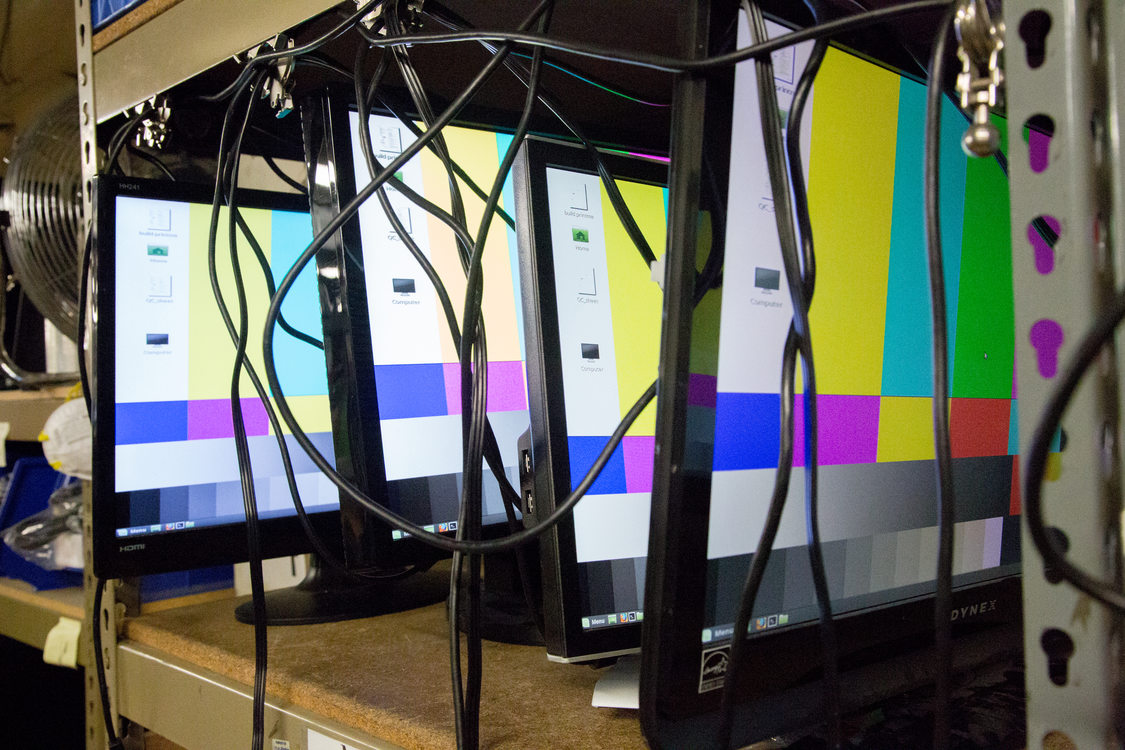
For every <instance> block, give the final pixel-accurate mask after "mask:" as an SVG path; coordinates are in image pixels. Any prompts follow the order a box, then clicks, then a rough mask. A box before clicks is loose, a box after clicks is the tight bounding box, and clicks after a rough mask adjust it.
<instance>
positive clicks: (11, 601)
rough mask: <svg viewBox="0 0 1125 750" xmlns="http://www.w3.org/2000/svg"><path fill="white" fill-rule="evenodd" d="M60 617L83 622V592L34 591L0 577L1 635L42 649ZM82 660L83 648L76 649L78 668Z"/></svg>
mask: <svg viewBox="0 0 1125 750" xmlns="http://www.w3.org/2000/svg"><path fill="white" fill-rule="evenodd" d="M60 617H69V618H71V619H73V620H82V619H83V617H84V612H83V593H82V589H80V588H65V589H52V590H50V591H36V590H35V589H34V588H32V587H31V585H30V584H28V583H25V582H23V581H19V580H15V579H12V578H0V635H5V636H7V637H8V638H12V639H14V640H17V641H19V642H21V643H25V644H27V645H28V646H32V647H34V648H38V649H41V648H43V643H44V641H45V640H46V639H47V633H48V631H50V630H51V628H53V627H54V626H55V625H56V623H58V621H59V618H60ZM84 657H85V653H84V649H79V650H78V659H79V662H78V663H79V665H82V664H84V663H85V660H84Z"/></svg>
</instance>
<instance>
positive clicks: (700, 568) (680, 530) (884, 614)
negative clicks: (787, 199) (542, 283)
mask: <svg viewBox="0 0 1125 750" xmlns="http://www.w3.org/2000/svg"><path fill="white" fill-rule="evenodd" d="M712 13H713V15H711V14H712ZM737 14H738V10H737V4H736V3H725V4H722V5H721V6H720V5H718V4H716V5H715V6H713V7H712V8H710V9H702V10H700V9H697V10H696V12H693V13H692V14H690V19H685V25H684V29H683V39H682V40H681V43H682V45H683V46H684V47H685V49H690V50H710V52H711V54H715V53H719V52H723V51H727V50H725V49H722V48H721V47H722V44H721V41H720V37H721V36H722V34H721V33H719V32H721V31H722V30H727V29H730V28H731V27H732V24H733V23H734V21H735V20H736V19H737V17H738V16H737ZM689 20H690V23H689ZM725 41H726V43H727V44H728V45H729V44H730V43H732V42H733V40H732V39H731V38H729V37H728V38H727V39H726V40H725ZM873 62H876V64H880V65H882V64H883V63H881V62H879V61H873ZM884 67H889V68H890V69H892V70H895V72H896V73H899V74H900V75H907V77H912V76H909V74H907V73H904V72H903V71H900V70H897V69H895V68H893V67H891V66H885V65H884ZM676 85H677V87H678V89H679V90H678V91H677V101H678V102H679V106H680V107H681V109H680V111H678V112H677V113H676V114H675V115H674V118H673V133H674V134H673V148H672V154H673V162H672V175H673V177H672V187H673V195H674V196H676V195H677V193H676V188H677V186H679V185H681V181H680V180H678V178H677V175H679V176H680V179H682V180H686V181H687V183H688V184H690V183H691V182H692V181H693V180H694V181H695V183H696V185H697V184H698V179H699V174H700V171H701V164H702V162H703V160H709V161H710V163H711V164H717V165H724V164H726V162H727V161H728V160H729V151H730V125H731V110H732V106H733V71H731V75H730V76H729V77H724V76H713V77H711V78H709V79H707V80H706V81H702V80H700V79H689V78H686V77H685V78H681V79H680V80H679V81H678V82H677V84H676ZM725 189H726V177H725V176H724V177H723V179H722V190H723V191H724V192H725ZM724 206H725V200H724ZM700 208H704V209H706V208H707V206H706V205H702V202H701V200H700V195H699V191H698V187H695V188H694V189H687V190H683V191H682V192H681V194H680V198H679V201H678V202H677V198H676V197H674V198H673V201H672V202H671V205H670V216H669V248H670V249H672V250H673V251H675V250H677V249H678V250H679V257H678V260H677V261H672V260H671V258H672V257H674V256H673V255H670V256H669V258H670V261H669V265H668V271H667V273H668V276H667V279H666V287H665V327H664V333H663V339H662V345H661V372H660V383H661V394H660V395H661V398H660V400H659V401H658V411H657V426H656V432H657V435H656V440H657V443H656V444H657V466H656V471H655V475H654V481H653V505H652V516H651V521H652V523H651V527H650V536H649V564H648V578H647V585H646V591H645V599H646V616H645V622H644V627H643V647H642V652H641V653H642V666H641V683H640V708H641V723H642V728H643V731H644V734H645V737H646V740H647V741H648V743H649V745H650V746H651V747H653V748H665V747H667V748H673V747H683V746H686V745H687V744H690V745H691V746H692V747H699V748H712V747H716V743H715V738H716V730H717V726H718V716H719V713H718V712H719V699H720V696H721V692H722V691H720V690H713V691H710V692H706V693H703V694H701V693H700V692H699V681H700V672H701V669H702V666H703V665H702V661H703V653H704V651H705V650H708V649H709V648H710V646H712V645H715V644H709V645H708V646H704V644H702V639H701V633H702V630H703V627H704V624H703V617H704V597H705V590H706V570H707V567H706V562H707V533H708V513H709V505H710V496H711V493H710V472H699V471H693V470H691V469H689V468H685V467H686V466H690V463H691V462H690V461H689V460H686V456H687V454H688V451H689V446H688V443H687V436H686V434H685V430H684V426H685V424H686V419H687V417H686V408H685V407H686V403H687V384H688V376H689V373H690V368H689V362H688V357H689V351H690V343H691V331H692V320H693V307H692V305H691V304H690V300H691V298H692V294H693V292H694V289H695V282H696V278H697V267H696V259H695V258H694V241H693V238H694V233H693V231H692V229H693V228H694V226H695V216H696V212H697V211H698V210H699V209H700ZM716 239H717V241H718V242H719V251H720V252H722V250H723V248H722V238H721V237H717V238H716ZM933 601H934V598H933V596H932V595H929V596H919V597H915V598H912V599H908V600H903V601H899V602H895V603H891V604H888V605H883V606H878V607H872V608H870V609H866V610H862V611H859V612H853V613H849V614H847V615H844V616H840V617H838V618H837V620H836V627H837V641H838V643H839V644H840V670H841V684H842V685H843V686H844V687H845V688H848V689H846V690H844V691H842V692H843V694H842V704H843V709H844V710H852V709H857V708H860V707H862V706H864V705H869V704H870V702H871V701H872V700H874V699H876V698H877V697H880V695H879V691H878V689H875V688H874V687H873V685H872V682H873V681H874V680H875V679H877V678H885V677H886V674H887V673H886V671H881V669H882V668H883V667H886V668H887V669H905V670H906V671H907V673H908V674H909V675H910V676H911V678H912V680H913V685H912V686H918V685H921V684H925V681H926V680H927V679H929V677H928V675H932V665H933V663H934V661H933V658H932V655H931V652H930V649H931V648H932V640H933V637H932V634H933V622H934V611H933ZM982 602H984V603H985V606H984V607H980V606H979V605H980V604H981V603H982ZM974 605H978V606H974ZM953 612H955V613H958V614H959V615H960V614H964V613H971V615H970V616H969V617H960V616H958V617H957V622H955V623H954V638H955V639H958V638H961V637H964V638H965V640H966V641H974V640H975V641H980V640H981V639H983V640H985V642H986V643H987V644H988V646H986V649H987V648H990V647H991V646H992V645H993V644H994V645H995V648H996V650H997V651H1000V650H1002V649H1003V648H1018V647H1019V645H1020V643H1021V642H1020V640H1019V628H1020V625H1021V622H1022V620H1021V617H1022V599H1021V589H1020V581H1019V577H1018V575H1009V576H1006V577H1003V578H1000V579H997V580H993V581H989V582H987V583H983V584H976V585H971V586H966V587H963V588H959V589H956V590H955V591H954V594H953ZM952 614H953V613H951V616H952ZM956 642H957V641H956V640H955V643H956ZM748 651H749V656H748V658H750V659H751V660H752V663H750V664H748V665H747V668H746V669H744V670H743V672H742V674H743V679H742V680H741V681H740V684H739V685H738V690H737V698H736V701H737V704H736V709H735V723H734V735H733V744H734V746H737V747H741V746H742V745H745V744H748V743H750V742H753V741H756V740H760V739H762V738H763V737H767V736H769V735H771V734H775V733H778V732H782V731H792V729H793V728H794V726H795V725H803V726H804V727H806V728H809V729H815V725H816V724H818V723H819V722H821V721H823V718H824V716H823V711H822V708H821V706H822V703H821V697H822V687H823V682H822V680H821V675H822V672H821V664H820V653H821V640H820V633H819V623H817V622H811V623H806V624H802V625H797V626H791V627H788V628H784V629H780V630H776V631H768V632H766V633H760V634H756V635H755V648H753V649H749V650H748ZM978 651H979V649H978ZM978 655H979V653H978ZM891 665H895V666H891ZM901 687H902V685H899V688H901ZM751 702H753V705H754V710H750V709H749V708H748V707H749V706H750V704H751Z"/></svg>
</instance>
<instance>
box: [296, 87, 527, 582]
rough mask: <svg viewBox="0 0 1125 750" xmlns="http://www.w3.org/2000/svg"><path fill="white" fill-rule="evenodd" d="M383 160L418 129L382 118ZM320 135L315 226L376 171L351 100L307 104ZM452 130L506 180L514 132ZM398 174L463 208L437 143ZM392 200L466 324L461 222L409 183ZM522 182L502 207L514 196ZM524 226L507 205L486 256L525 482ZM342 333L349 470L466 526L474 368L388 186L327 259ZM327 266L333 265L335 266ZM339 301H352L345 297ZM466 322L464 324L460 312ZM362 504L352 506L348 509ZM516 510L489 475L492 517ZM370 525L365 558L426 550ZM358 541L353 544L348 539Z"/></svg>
mask: <svg viewBox="0 0 1125 750" xmlns="http://www.w3.org/2000/svg"><path fill="white" fill-rule="evenodd" d="M368 125H369V128H370V135H371V146H372V152H373V155H374V158H375V160H376V161H377V162H378V163H379V164H380V165H385V164H388V163H389V162H390V161H391V160H393V159H394V158H395V157H397V156H398V155H399V154H400V153H402V151H403V149H404V148H405V147H406V146H408V145H409V144H410V143H412V142H413V141H414V140H415V138H416V136H415V135H414V133H412V132H411V130H410V129H409V128H408V127H407V125H405V124H403V123H402V122H401V121H400V120H398V119H397V118H395V117H391V116H388V115H384V114H371V115H370V116H369V119H368ZM305 127H306V134H307V135H306V139H307V140H308V141H309V142H310V143H311V144H315V145H312V146H311V148H312V149H313V150H312V151H311V155H312V157H313V158H312V161H313V163H314V165H316V166H314V169H321V170H323V171H321V172H318V174H323V175H327V177H326V178H325V179H323V180H320V179H319V178H318V180H314V183H313V184H314V186H315V185H316V184H317V182H318V181H319V182H322V183H324V184H325V185H333V186H334V191H335V192H333V191H332V190H329V189H327V188H325V189H324V191H323V192H324V199H323V200H324V209H323V210H320V209H319V208H318V202H320V200H321V199H319V198H318V197H317V191H316V189H315V188H314V199H313V203H314V211H313V219H314V225H316V226H321V225H322V224H323V223H324V222H327V221H328V220H330V219H331V218H332V217H333V216H334V215H335V213H337V212H338V211H339V208H340V207H341V206H342V205H344V204H346V203H347V201H348V200H350V199H351V198H353V197H354V196H355V195H356V194H357V192H358V188H361V187H362V186H364V185H366V184H367V183H368V182H370V181H371V174H370V172H369V169H368V165H367V162H366V160H365V158H364V156H363V151H362V148H361V145H360V129H359V115H358V113H357V111H356V108H355V106H354V104H351V103H349V102H348V101H347V100H346V98H345V97H341V96H335V95H333V94H326V95H325V96H324V97H323V98H322V99H319V100H317V101H315V102H312V103H310V104H308V105H306V107H305ZM442 135H443V137H444V139H445V142H446V144H447V146H448V149H449V153H450V155H451V157H452V160H453V162H455V163H456V165H457V166H458V167H459V168H461V169H463V170H464V172H465V174H467V175H468V177H469V178H470V179H471V180H472V182H473V183H475V184H476V185H477V186H478V187H480V188H481V189H482V190H484V191H486V192H487V191H488V190H490V189H491V187H492V183H493V180H494V179H495V176H496V174H497V172H498V169H499V164H500V160H501V159H502V157H503V155H504V152H505V151H506V149H507V148H508V144H509V143H510V142H511V137H510V136H507V135H505V134H502V133H496V132H492V131H488V130H481V129H476V128H469V127H459V126H447V127H445V128H443V130H442ZM395 177H396V179H397V180H401V183H402V184H403V185H405V186H406V187H407V188H408V189H409V190H412V191H413V192H414V193H416V194H417V195H419V196H421V197H422V198H424V199H425V200H427V201H430V202H431V203H433V204H436V205H437V206H439V207H441V208H442V210H444V211H445V212H451V198H450V181H449V177H448V173H447V172H446V169H445V167H444V165H443V164H442V162H441V161H440V160H439V159H438V158H437V157H436V156H435V155H434V154H433V153H432V152H431V151H430V150H428V149H427V150H423V151H422V153H420V154H417V155H416V156H415V157H414V158H412V159H411V160H410V161H408V162H406V163H405V164H404V165H403V166H402V168H401V169H400V170H398V172H397V173H396V175H395ZM458 182H459V187H460V190H461V194H462V197H463V201H464V207H465V212H466V218H467V227H468V231H469V233H470V234H471V235H475V234H476V231H477V228H478V227H479V225H480V220H481V216H482V211H483V207H484V201H483V200H482V199H481V198H479V197H478V196H477V195H475V194H474V193H473V192H472V190H471V189H470V188H469V186H468V185H467V183H466V182H465V181H464V180H463V179H461V178H458ZM386 194H387V199H388V202H389V204H390V208H391V210H393V211H394V213H395V215H396V216H397V217H398V220H399V221H400V222H401V224H402V228H403V229H404V230H405V231H406V233H407V234H409V236H410V238H411V239H412V240H413V241H414V243H416V244H417V246H418V249H419V250H420V252H421V253H422V254H423V255H425V257H426V258H427V259H428V260H429V262H430V263H431V264H432V266H433V268H434V270H435V271H436V273H437V274H438V276H439V277H440V279H441V280H442V282H443V284H444V286H445V288H446V291H447V292H448V295H449V298H450V301H451V303H452V306H453V309H454V310H455V313H456V317H457V319H458V321H460V318H461V313H462V308H463V305H464V292H465V272H464V270H463V267H462V263H461V258H460V255H459V252H458V246H457V242H456V239H455V235H454V233H453V231H452V230H451V229H450V228H449V227H448V226H447V225H446V224H444V223H443V222H442V221H441V220H440V219H439V218H437V217H435V216H434V215H433V214H432V213H431V212H429V211H427V210H426V209H425V208H423V207H420V206H419V205H418V204H417V203H415V202H413V201H412V200H411V199H410V198H409V197H407V195H406V194H405V193H403V192H402V191H401V190H399V189H397V188H396V187H395V183H394V182H393V181H392V182H391V183H388V185H387V187H386ZM512 205H513V199H512V196H511V186H510V182H509V184H508V185H506V186H505V190H504V193H503V196H502V199H501V202H500V207H501V208H502V209H503V208H504V207H505V206H507V207H511V206H512ZM514 237H515V234H514V232H513V230H511V229H510V228H509V227H508V226H506V225H505V223H504V221H503V219H502V218H501V217H500V216H499V215H497V216H496V217H494V219H493V221H492V224H491V226H490V230H489V235H488V238H487V241H486V243H485V249H484V255H483V268H484V299H483V303H482V310H483V317H484V329H485V335H486V341H487V353H488V361H489V365H488V391H487V401H488V404H487V411H488V418H489V422H490V424H491V427H492V430H493V432H494V434H495V436H496V441H497V443H498V445H499V449H500V454H501V458H502V461H503V465H504V469H505V471H506V473H507V476H508V481H509V482H510V483H511V484H512V486H513V487H515V486H518V484H519V474H518V471H517V469H516V455H517V447H516V445H517V440H518V438H519V436H520V435H521V434H522V433H523V432H524V431H526V430H527V427H528V411H527V387H526V383H525V374H524V360H525V355H524V348H523V326H522V314H523V313H522V308H521V304H520V281H519V265H518V262H517V260H516V243H515V239H514ZM318 264H320V267H321V283H322V292H323V293H324V294H325V295H326V298H327V299H330V300H333V302H330V303H329V304H328V309H330V310H331V311H332V312H331V313H329V315H330V318H331V323H330V324H329V326H328V329H329V330H330V331H331V333H330V334H329V336H328V340H327V341H326V351H327V356H328V366H329V370H330V372H333V373H338V377H335V376H334V377H333V378H331V379H330V383H329V388H330V396H331V397H332V399H333V403H334V406H333V415H334V416H333V420H334V429H336V430H338V431H340V432H341V433H342V434H343V433H346V434H347V435H348V436H349V437H348V440H347V441H346V442H342V443H340V444H339V445H338V450H341V451H344V453H342V454H338V455H337V460H338V463H339V465H340V466H341V471H342V472H343V473H345V475H348V476H350V478H352V479H353V481H355V482H356V484H358V485H359V486H360V487H362V488H363V489H364V490H365V491H366V493H367V494H368V495H369V496H370V497H372V498H373V499H375V500H376V501H378V502H380V503H382V504H383V505H386V506H387V507H388V508H390V509H391V510H393V511H395V512H396V513H399V514H400V515H402V516H404V517H406V518H407V519H408V520H410V521H411V522H413V523H416V524H418V525H420V526H422V527H424V528H425V529H426V530H428V531H433V532H435V533H448V534H453V533H455V532H456V531H457V524H458V513H459V508H460V503H461V491H462V463H463V456H462V408H461V371H460V365H459V362H458V353H457V349H456V346H455V344H454V339H453V336H452V334H451V332H450V330H449V326H448V322H447V318H446V315H445V313H444V311H443V308H442V305H441V304H440V300H439V297H438V294H437V292H436V290H435V287H434V284H433V283H432V282H431V280H430V279H429V278H428V276H427V275H426V273H424V271H423V269H422V267H421V266H420V265H419V263H418V261H417V260H416V259H415V258H414V257H413V256H412V255H411V253H410V251H409V249H408V248H407V247H406V245H405V243H404V242H403V240H402V238H401V237H400V236H399V234H398V232H397V231H396V229H395V227H394V226H393V224H392V222H391V221H390V219H389V218H388V216H387V213H386V211H385V210H384V208H383V206H382V205H380V203H379V201H378V199H377V196H373V197H372V198H371V199H369V200H367V201H366V202H365V203H364V204H363V205H362V206H361V207H360V208H359V213H358V216H357V218H356V220H354V221H351V222H349V223H348V224H346V225H345V226H344V229H343V231H342V233H341V236H340V238H339V241H338V244H337V245H336V246H335V247H332V248H330V252H329V253H327V254H325V253H322V254H321V255H320V256H318ZM326 269H327V270H326ZM337 303H338V304H337ZM458 327H459V328H460V323H458ZM349 506H350V503H347V502H346V503H345V513H348V512H349V510H348V507H349ZM505 521H506V514H505V510H504V505H503V500H502V496H501V494H500V486H499V484H498V483H497V480H496V478H495V477H494V476H493V475H492V473H491V472H490V471H488V470H486V471H485V472H484V478H483V523H484V525H485V526H486V528H487V527H489V526H496V527H497V528H499V525H500V524H503V523H504V522H505ZM354 525H355V527H356V528H360V529H362V531H361V533H360V534H359V540H358V541H357V543H356V545H355V547H354V548H353V549H351V550H349V553H350V554H351V555H352V556H353V558H355V559H361V558H364V557H373V559H375V560H378V561H387V560H394V559H398V558H400V557H402V556H403V555H406V554H408V552H407V550H411V549H415V550H418V551H419V552H421V551H422V550H421V547H420V545H419V543H418V542H417V541H416V540H412V539H409V536H410V535H409V534H408V533H404V532H402V531H399V530H397V529H394V530H392V529H389V528H387V527H386V526H384V525H383V524H381V523H379V522H378V521H376V520H375V519H373V518H371V517H370V516H369V514H365V513H363V511H362V510H359V511H357V517H356V519H355V521H354ZM346 543H347V541H346Z"/></svg>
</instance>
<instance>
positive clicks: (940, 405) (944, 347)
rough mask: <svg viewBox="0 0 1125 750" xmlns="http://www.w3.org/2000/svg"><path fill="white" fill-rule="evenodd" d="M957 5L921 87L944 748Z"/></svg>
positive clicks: (948, 679) (939, 741)
mask: <svg viewBox="0 0 1125 750" xmlns="http://www.w3.org/2000/svg"><path fill="white" fill-rule="evenodd" d="M955 13H956V4H953V3H951V4H949V7H948V8H947V9H946V12H945V14H944V16H943V17H942V22H941V23H940V24H939V25H938V31H937V35H936V36H935V38H934V45H933V51H932V53H931V55H930V79H929V82H928V83H927V85H926V128H925V139H926V142H925V163H924V182H925V189H924V194H925V221H926V250H927V257H928V259H929V274H930V311H931V314H932V319H933V331H934V333H933V366H934V398H933V420H934V453H935V457H936V459H937V486H938V562H937V581H936V591H935V594H934V651H935V657H936V684H935V693H936V695H935V697H934V701H935V706H934V748H935V750H945V748H948V747H949V734H950V728H951V722H950V715H949V703H950V700H951V698H952V692H953V674H952V669H953V643H952V637H953V635H952V624H951V622H950V619H949V612H950V610H951V609H952V608H953V521H954V509H955V508H956V499H955V497H954V485H953V457H952V451H951V448H950V436H949V344H948V338H949V337H948V332H947V330H946V317H945V272H944V271H943V262H942V249H941V195H940V192H939V191H940V188H941V179H940V172H939V170H940V168H941V158H940V144H941V132H940V131H941V103H942V77H943V72H944V62H945V50H946V39H947V38H948V35H949V29H950V27H951V26H952V25H953V18H954V15H955Z"/></svg>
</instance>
